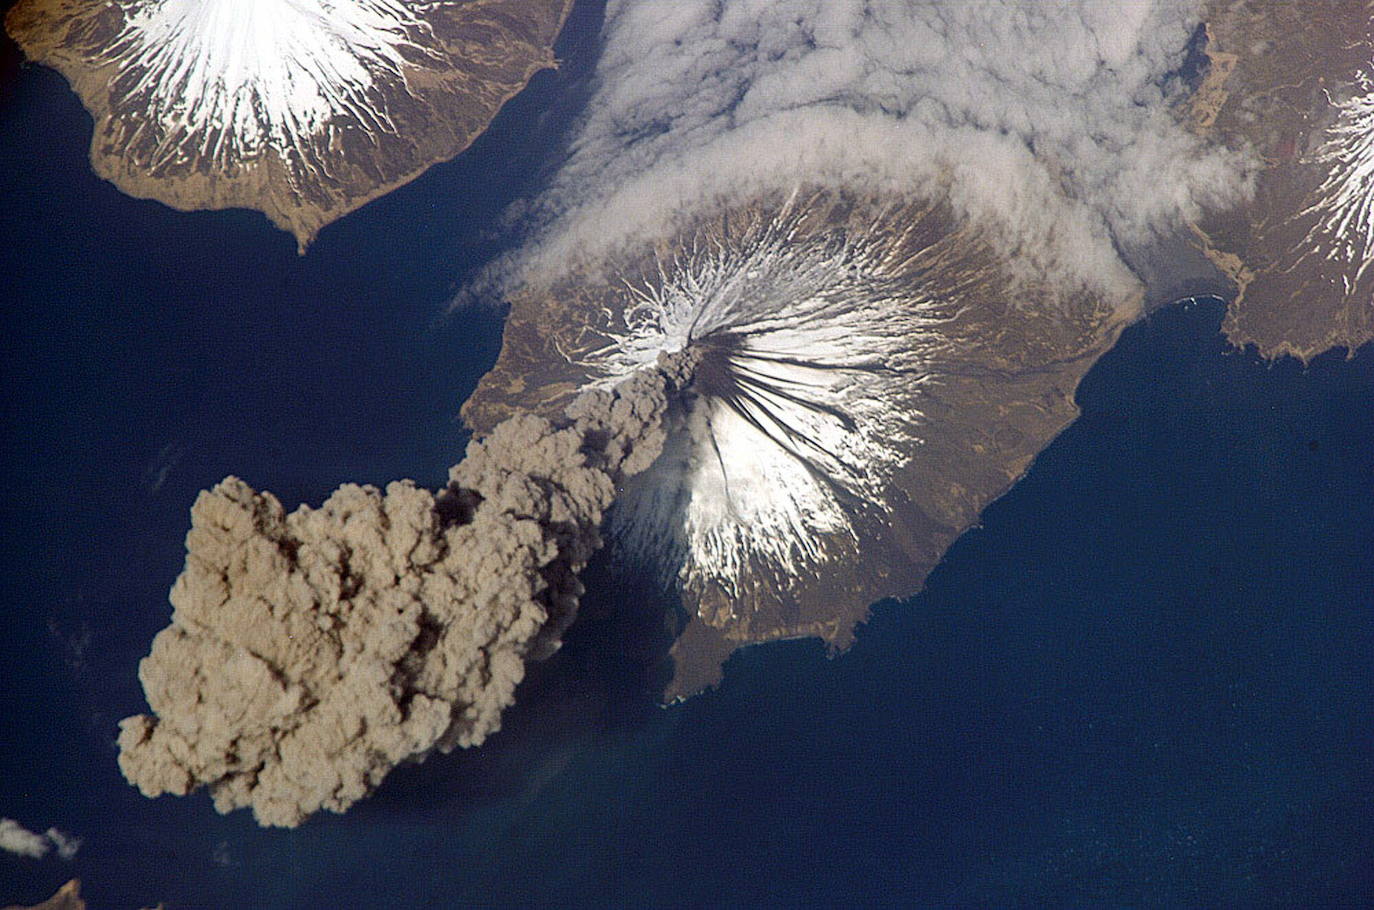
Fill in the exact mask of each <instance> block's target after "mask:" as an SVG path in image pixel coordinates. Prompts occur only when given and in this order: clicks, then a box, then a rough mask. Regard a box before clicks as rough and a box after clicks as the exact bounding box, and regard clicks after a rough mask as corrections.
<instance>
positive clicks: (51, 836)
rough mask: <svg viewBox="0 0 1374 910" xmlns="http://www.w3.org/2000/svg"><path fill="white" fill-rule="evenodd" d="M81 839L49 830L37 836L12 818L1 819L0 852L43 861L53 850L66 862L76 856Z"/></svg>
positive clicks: (54, 829)
mask: <svg viewBox="0 0 1374 910" xmlns="http://www.w3.org/2000/svg"><path fill="white" fill-rule="evenodd" d="M80 847H81V838H79V837H72V836H71V835H70V834H64V833H63V832H61V831H59V830H57V829H56V828H49V829H48V830H47V831H45V832H44V833H42V834H37V833H35V832H33V831H30V830H29V829H27V828H25V827H24V826H23V825H21V824H19V822H17V821H15V820H14V819H12V818H0V850H4V851H5V852H6V853H13V854H15V855H17V856H26V857H29V858H31V859H42V858H43V857H45V856H47V855H48V854H49V853H51V852H52V851H53V850H56V851H57V855H58V856H59V857H61V858H62V859H64V860H69V859H71V858H72V857H74V856H76V851H77V850H78V849H80Z"/></svg>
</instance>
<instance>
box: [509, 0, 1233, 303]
mask: <svg viewBox="0 0 1374 910" xmlns="http://www.w3.org/2000/svg"><path fill="white" fill-rule="evenodd" d="M1196 6H1197V4H1196V3H1194V2H1190V0H1126V2H1113V3H1106V2H1100V0H1061V2H1030V0H944V2H913V0H611V3H610V4H609V6H608V9H607V16H606V25H605V47H604V52H603V56H602V59H601V61H600V63H599V65H598V69H597V73H596V77H595V78H596V85H595V89H594V93H593V96H592V99H591V101H590V103H589V105H588V109H587V111H586V112H585V114H584V116H583V119H582V121H581V124H580V126H579V128H578V130H577V133H576V135H575V137H574V140H573V144H572V147H571V150H570V154H569V159H568V161H567V163H566V164H565V166H564V167H563V169H562V171H561V172H560V174H559V175H558V177H557V178H556V179H555V181H554V185H553V187H552V189H551V190H550V191H549V192H548V193H546V194H545V196H544V198H542V199H541V200H539V201H538V203H537V204H536V206H535V211H536V212H537V213H538V214H537V215H536V217H537V218H539V219H541V220H543V221H545V222H548V221H553V222H554V223H555V227H554V228H553V229H552V230H551V231H549V232H548V233H547V234H546V235H545V237H544V241H543V242H541V243H537V244H535V245H534V246H533V247H532V249H530V250H527V251H526V254H525V257H524V266H525V269H524V275H523V277H525V278H528V279H532V280H535V281H536V283H537V278H538V275H539V273H540V270H541V268H551V269H555V270H561V269H562V268H563V267H564V266H565V265H566V263H567V262H568V260H569V258H570V257H574V256H579V257H580V256H594V255H596V254H597V253H598V252H601V251H604V250H605V249H606V248H607V247H610V246H613V245H615V244H617V243H619V242H623V241H627V240H630V239H633V238H642V237H644V236H645V234H646V232H653V231H655V230H657V229H661V228H662V227H664V226H665V225H669V224H673V223H674V222H675V219H677V218H678V217H680V216H681V215H682V214H683V213H684V212H688V211H691V210H693V209H699V208H700V207H701V206H702V205H703V204H709V203H711V202H713V201H727V202H728V201H730V200H741V199H744V198H747V197H748V196H750V195H753V194H756V193H758V192H760V191H767V190H785V189H788V188H790V187H791V186H795V185H797V184H799V183H820V184H827V185H844V186H847V187H850V188H858V189H868V190H872V191H876V192H880V193H895V192H911V193H921V192H930V191H932V190H938V191H940V192H948V194H949V198H950V200H951V201H952V202H953V204H954V205H955V207H956V210H958V211H959V212H960V213H962V214H965V215H968V216H971V217H974V218H977V219H980V220H983V221H984V222H986V223H987V224H990V225H992V226H994V227H995V228H996V229H997V230H999V231H1001V232H1002V235H1003V238H1004V240H1005V242H1006V244H1007V253H1008V255H1010V256H1012V257H1014V258H1015V259H1016V260H1017V261H1018V262H1020V263H1021V265H1022V266H1023V267H1025V268H1029V269H1033V270H1034V272H1035V273H1036V275H1037V277H1043V276H1047V275H1048V276H1051V277H1056V278H1060V279H1063V280H1064V281H1065V282H1068V283H1071V284H1075V285H1086V286H1088V287H1093V288H1096V289H1100V290H1103V291H1107V292H1116V293H1121V292H1126V291H1128V290H1131V289H1134V288H1135V287H1136V286H1137V284H1136V281H1135V279H1134V277H1133V276H1132V275H1131V274H1130V272H1129V270H1128V269H1127V267H1126V265H1125V263H1124V262H1123V260H1122V258H1121V256H1120V250H1121V249H1123V248H1124V249H1127V250H1129V249H1131V248H1133V247H1136V246H1138V245H1145V244H1148V243H1150V241H1151V240H1152V238H1153V237H1154V236H1155V235H1156V233H1157V232H1162V231H1169V230H1171V229H1173V228H1176V227H1178V226H1179V225H1180V224H1181V223H1182V222H1183V221H1185V220H1188V219H1193V218H1196V217H1197V216H1198V215H1199V213H1200V212H1201V211H1202V210H1204V209H1208V208H1214V207H1219V206H1223V205H1227V204H1230V203H1232V202H1234V201H1236V200H1238V199H1240V198H1242V197H1243V196H1244V195H1246V194H1247V193H1248V192H1249V190H1250V186H1251V177H1250V174H1249V167H1248V162H1247V159H1246V158H1245V157H1244V156H1241V155H1237V154H1233V153H1229V152H1226V151H1225V150H1221V149H1215V148H1206V147H1204V146H1203V144H1202V143H1201V142H1200V140H1198V139H1197V138H1196V137H1194V136H1192V135H1191V134H1190V133H1189V132H1188V131H1187V130H1185V129H1184V128H1183V127H1182V126H1181V125H1180V124H1179V122H1178V120H1177V119H1176V117H1175V116H1174V115H1173V113H1172V112H1171V110H1170V104H1171V103H1172V102H1173V101H1174V100H1176V97H1177V93H1178V89H1179V86H1178V85H1177V84H1176V81H1175V80H1172V79H1170V78H1168V74H1169V73H1171V72H1172V71H1174V70H1175V69H1176V68H1177V67H1178V66H1179V65H1180V64H1181V63H1182V61H1183V58H1184V53H1185V49H1186V46H1187V43H1188V39H1189V37H1190V35H1191V33H1192V31H1193V29H1194V28H1195V27H1196V24H1197V22H1198V14H1197V10H1196Z"/></svg>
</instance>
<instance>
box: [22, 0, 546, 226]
mask: <svg viewBox="0 0 1374 910" xmlns="http://www.w3.org/2000/svg"><path fill="white" fill-rule="evenodd" d="M572 3H573V0H439V2H437V3H432V4H427V5H426V8H425V10H424V12H423V18H422V19H421V18H418V16H417V15H416V14H414V11H413V10H412V8H411V7H410V6H409V5H407V4H404V3H400V2H398V0H359V2H358V4H357V5H356V6H353V7H349V8H348V12H347V13H346V14H343V13H340V12H339V11H337V10H333V9H332V8H330V7H328V6H327V5H322V4H321V3H320V2H319V0H298V2H297V3H295V4H289V3H286V2H282V3H281V4H280V8H278V7H277V6H272V7H269V6H267V5H266V4H262V3H259V4H256V5H249V4H241V3H237V0H201V5H199V6H192V5H189V4H184V3H177V2H170V3H162V4H160V3H158V2H157V0H19V2H18V3H17V4H16V5H15V6H14V7H13V8H12V9H11V10H10V12H9V14H8V16H7V17H6V20H5V26H6V28H7V30H8V31H9V33H10V34H11V35H12V36H13V37H14V39H15V41H17V42H18V43H19V45H20V47H22V48H23V50H24V52H25V54H27V55H28V56H29V58H31V59H33V60H35V61H37V62H39V63H43V64H46V65H48V66H52V67H54V68H55V69H57V70H58V71H60V72H61V73H62V74H63V75H64V76H66V78H67V80H68V81H69V82H70V83H71V85H72V88H73V89H75V91H76V92H77V94H78V95H79V96H80V97H81V100H82V102H83V103H84V104H85V106H86V109H87V110H88V111H90V113H91V115H92V117H93V118H94V120H95V132H94V135H93V136H92V139H91V153H90V156H91V166H92V167H93V168H94V170H95V172H96V173H97V174H99V175H100V176H101V177H103V178H105V179H106V180H109V181H111V182H113V183H114V184H115V185H116V186H118V187H119V188H120V189H121V190H122V191H124V192H125V193H128V194H129V195H131V196H135V197H138V198H143V199H156V200H158V201H160V202H164V203H166V204H167V205H170V206H172V207H173V208H176V209H181V210H185V211H193V210H198V209H223V208H235V207H243V208H251V209H257V210H259V211H261V212H263V213H265V214H266V215H267V217H268V218H269V219H271V221H272V222H273V223H274V224H276V225H277V226H278V227H280V228H282V229H283V230H286V231H289V232H290V233H292V234H294V235H295V237H296V240H297V242H298V244H299V246H300V249H301V251H302V252H304V251H305V248H306V247H307V246H308V245H309V244H310V243H311V241H312V240H313V239H314V238H315V236H316V234H318V233H319V231H320V229H321V228H323V227H324V226H325V225H327V224H329V223H330V222H332V221H334V220H335V219H338V218H340V217H342V216H344V215H346V214H348V213H349V212H351V211H353V210H354V209H357V208H358V207H360V206H362V205H364V204H365V203H367V202H368V201H370V200H372V199H375V198H377V197H378V196H381V195H384V194H385V193H387V192H389V191H391V190H393V189H395V188H396V187H398V186H401V185H402V184H404V183H407V182H409V181H411V180H413V179H414V178H416V177H418V176H419V175H420V174H421V173H423V172H424V171H425V170H427V169H428V168H429V167H430V166H431V165H433V164H435V163H437V162H440V161H445V160H447V159H449V158H452V157H453V156H455V155H457V154H458V153H459V152H461V151H463V150H464V149H465V148H467V147H468V146H469V145H470V144H471V143H472V142H473V140H475V139H476V138H477V137H478V136H479V135H481V133H482V132H483V131H484V130H485V129H486V128H487V126H488V125H489V124H490V123H491V121H492V119H493V118H494V117H495V116H496V114H497V112H498V111H499V110H500V108H501V106H502V105H503V104H505V102H506V101H507V100H509V99H510V98H511V97H512V96H514V95H515V94H517V93H518V92H520V90H521V89H523V88H524V87H525V85H526V84H527V83H528V82H529V80H530V78H531V77H532V76H533V75H534V74H535V73H536V72H538V71H539V70H541V69H547V68H549V67H553V66H555V65H556V61H555V59H554V57H553V50H552V45H553V42H554V39H555V38H556V37H557V35H558V33H559V31H560V30H561V28H562V26H563V22H564V21H565V19H566V18H567V15H568V12H569V11H570V9H571V8H572ZM301 10H304V12H301ZM321 23H324V25H322V24H321ZM245 61H246V62H245ZM245 68H247V69H245ZM225 81H227V83H228V88H227V89H226V88H225ZM303 97H304V98H307V99H308V100H309V103H308V104H306V105H305V106H304V107H302V105H301V100H300V99H301V98H303Z"/></svg>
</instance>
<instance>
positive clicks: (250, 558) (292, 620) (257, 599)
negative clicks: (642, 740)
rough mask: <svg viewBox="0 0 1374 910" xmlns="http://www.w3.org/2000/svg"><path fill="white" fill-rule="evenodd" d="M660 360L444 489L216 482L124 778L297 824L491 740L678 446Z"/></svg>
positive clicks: (518, 431) (517, 424) (520, 430)
mask: <svg viewBox="0 0 1374 910" xmlns="http://www.w3.org/2000/svg"><path fill="white" fill-rule="evenodd" d="M665 369H668V370H669V371H670V372H671V370H672V369H675V367H673V366H672V365H671V363H670V361H668V360H667V359H666V358H665V359H664V361H663V362H662V364H661V365H660V366H658V367H652V368H650V369H646V370H643V371H641V372H639V373H637V374H635V375H634V376H633V377H631V378H630V379H628V380H626V381H625V382H623V383H621V384H620V385H619V386H617V387H616V388H615V389H614V390H602V389H596V390H589V391H586V392H583V393H582V394H580V395H578V396H577V397H576V398H575V399H574V400H573V402H572V403H571V404H570V405H569V407H568V408H567V410H566V414H565V417H564V418H563V419H562V420H561V421H558V422H554V421H550V420H547V419H544V418H540V417H534V416H530V415H521V416H516V417H513V418H511V419H509V420H507V421H505V422H504V423H502V424H500V425H499V426H497V427H496V428H495V429H494V430H493V431H492V432H491V433H490V434H488V435H487V436H486V437H485V438H483V439H481V440H478V441H474V442H473V443H472V444H471V445H469V447H468V451H467V455H466V457H465V458H464V459H463V461H462V462H460V463H459V464H457V465H455V466H454V467H453V468H452V470H451V472H450V478H451V480H450V484H449V486H448V487H447V488H446V489H444V490H443V491H441V492H440V493H439V494H438V495H437V496H436V495H434V494H432V493H430V492H429V491H427V490H422V489H418V488H416V487H415V486H414V485H413V484H412V483H410V482H408V481H403V482H397V483H392V484H390V485H389V486H388V487H387V489H386V490H385V492H383V491H380V490H377V489H376V488H373V487H362V486H357V485H352V484H350V485H345V486H343V487H341V488H340V489H339V490H338V491H337V492H335V493H334V494H333V495H332V496H331V497H330V498H329V499H328V500H327V501H326V502H325V503H324V504H323V506H322V507H321V508H319V509H312V508H309V507H306V506H302V507H301V508H298V509H297V510H295V511H294V512H291V513H289V514H288V513H286V512H285V510H284V509H283V508H282V505H281V503H280V502H278V501H277V499H276V498H275V497H273V496H272V495H271V494H270V493H265V492H264V493H260V492H257V491H255V490H253V489H252V488H251V487H249V486H248V485H247V484H246V483H244V482H243V481H241V480H238V479H236V478H232V477H231V478H228V479H226V480H225V481H223V482H222V483H220V484H219V485H217V486H216V487H215V488H214V489H212V490H209V491H206V492H203V493H202V494H201V495H200V497H199V498H198V499H197V501H196V503H195V506H194V507H193V508H192V510H191V516H192V529H191V531H190V533H189V534H188V535H187V538H186V547H187V556H186V567H185V570H184V572H183V573H182V575H181V577H180V578H178V579H177V582H176V584H175V585H174V587H173V588H172V593H171V601H172V604H173V607H174V608H175V609H174V613H173V616H172V623H171V625H170V626H168V627H167V628H166V629H164V630H163V631H162V632H160V633H159V634H158V635H157V637H156V639H155V640H154V641H153V646H152V652H151V653H150V654H149V656H148V657H147V658H145V659H144V660H143V662H142V664H141V666H140V668H139V678H140V680H141V681H142V683H143V687H144V691H145V693H146V695H147V698H148V703H149V705H150V706H151V708H152V712H153V713H152V714H141V715H137V716H134V717H129V718H126V719H125V720H124V721H123V722H121V724H120V727H121V732H120V736H119V746H120V750H121V751H120V756H119V765H120V768H121V770H122V771H123V772H124V775H125V777H126V778H128V780H129V782H130V783H132V784H135V785H136V786H138V787H139V789H140V790H142V792H143V793H144V794H145V795H147V796H150V797H152V796H158V795H160V794H163V793H172V794H177V795H183V794H186V793H189V792H190V791H192V790H194V789H196V788H197V787H200V786H206V787H208V788H209V789H210V792H211V794H212V795H213V797H214V802H215V807H216V808H217V809H218V810H219V811H221V812H228V811H230V810H233V809H236V808H240V807H251V808H252V810H253V813H254V815H255V817H256V818H257V820H258V822H259V823H260V824H262V825H265V826H266V825H276V826H286V827H290V826H295V825H298V824H300V823H301V822H302V821H304V820H305V819H306V818H307V817H308V816H309V815H311V814H312V813H314V812H317V811H319V810H321V809H328V810H331V811H335V812H342V811H344V810H345V809H347V808H348V807H349V806H350V805H351V804H353V803H354V802H356V801H357V800H359V799H361V798H362V797H364V796H365V795H367V794H368V793H369V792H370V791H371V790H372V789H373V788H375V787H376V786H377V785H378V784H379V783H380V782H381V781H382V779H383V778H384V777H385V776H386V775H387V773H388V772H390V770H391V769H392V768H393V767H395V766H396V765H397V764H400V763H401V762H404V761H408V760H419V759H423V758H424V757H425V756H426V755H428V754H430V753H431V752H433V751H434V750H439V751H445V752H446V751H449V750H451V749H453V748H455V747H458V746H464V747H466V746H473V745H477V744H480V743H481V742H482V741H483V740H484V739H486V737H488V736H489V735H491V734H492V733H494V732H495V731H496V730H497V729H499V727H500V718H501V712H502V710H503V709H504V708H505V707H507V706H508V705H509V704H511V703H512V701H513V700H514V691H515V688H516V685H517V684H518V683H519V682H520V680H521V678H522V677H523V675H524V666H525V661H527V660H531V659H538V658H541V657H546V656H548V655H549V654H551V653H552V652H553V651H554V650H556V649H557V647H558V644H559V637H560V635H561V633H562V631H563V630H564V629H565V628H566V626H567V624H568V623H569V622H571V621H572V619H573V617H574V616H575V614H576V610H577V601H578V597H579V596H580V594H581V591H582V588H581V585H580V583H579V582H578V581H577V573H578V572H579V571H580V570H581V569H582V567H583V566H584V565H585V564H586V562H587V560H588V558H590V556H591V555H592V553H593V552H594V551H595V550H596V549H597V547H598V546H599V545H600V537H599V534H598V527H599V525H600V524H601V519H602V514H603V512H604V511H605V510H606V508H607V507H608V506H609V505H610V504H611V500H612V499H613V498H614V496H615V492H616V488H617V485H618V484H620V483H621V482H622V481H623V480H624V479H625V478H626V477H628V476H630V475H633V474H635V473H638V472H639V471H642V470H644V469H645V468H646V467H648V465H649V464H650V463H651V462H652V461H653V460H654V458H656V457H657V455H658V453H659V451H660V449H661V448H662V444H663V437H664V434H663V430H662V423H663V416H664V412H665V409H666V407H667V399H668V392H669V390H670V388H671V387H672V385H673V383H674V382H675V381H676V380H675V379H674V377H673V376H672V375H670V372H665V371H664V370H665Z"/></svg>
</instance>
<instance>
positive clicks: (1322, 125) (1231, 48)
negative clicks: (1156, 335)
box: [1191, 0, 1374, 360]
mask: <svg viewBox="0 0 1374 910" xmlns="http://www.w3.org/2000/svg"><path fill="white" fill-rule="evenodd" d="M1205 17H1206V21H1207V36H1208V42H1207V47H1206V53H1207V55H1208V57H1209V58H1210V64H1209V69H1208V72H1207V74H1206V78H1205V80H1204V82H1203V84H1202V86H1201V88H1200V89H1199V90H1198V92H1197V93H1196V94H1195V96H1194V98H1193V102H1192V109H1191V115H1192V119H1193V123H1194V126H1195V128H1196V129H1197V130H1198V131H1199V132H1202V133H1204V134H1211V135H1213V136H1214V137H1215V138H1217V139H1219V140H1220V141H1223V142H1226V143H1228V144H1232V145H1236V144H1241V143H1246V142H1248V143H1251V144H1252V145H1253V147H1254V148H1255V149H1256V151H1257V152H1258V153H1259V155H1260V156H1261V158H1262V161H1263V165H1264V167H1263V170H1262V171H1261V172H1260V174H1259V180H1258V184H1257V191H1256V194H1255V197H1254V199H1253V201H1251V202H1250V203H1249V204H1247V205H1244V206H1241V207H1238V208H1237V209H1234V210H1232V211H1229V212H1226V213H1222V214H1219V215H1216V216H1214V217H1210V218H1208V219H1206V220H1205V221H1204V222H1203V223H1202V224H1200V225H1199V226H1198V228H1199V237H1200V240H1201V242H1202V245H1203V248H1204V250H1205V252H1206V253H1207V255H1208V256H1209V257H1210V258H1211V259H1212V261H1213V262H1214V263H1216V265H1217V266H1218V267H1220V268H1221V269H1222V270H1223V271H1224V272H1226V273H1227V274H1228V275H1229V276H1230V277H1231V279H1232V280H1233V281H1234V282H1235V283H1236V286H1237V288H1238V293H1237V295H1236V298H1235V300H1234V301H1233V302H1232V304H1231V306H1230V308H1229V310H1228V312H1227V317H1226V322H1225V325H1224V329H1225V331H1226V334H1227V335H1228V336H1229V337H1230V338H1231V340H1232V341H1234V342H1235V343H1237V344H1241V345H1245V344H1254V345H1255V346H1256V347H1257V348H1258V349H1259V351H1260V352H1261V354H1263V355H1264V356H1267V357H1274V356H1279V355H1282V354H1291V355H1293V356H1295V357H1298V358H1301V359H1303V360H1309V359H1311V358H1312V357H1314V356H1316V355H1317V354H1320V353H1321V352H1322V351H1324V350H1327V349H1328V348H1331V347H1345V348H1347V349H1350V350H1353V349H1354V348H1356V347H1358V346H1359V345H1361V344H1363V343H1364V342H1366V341H1369V340H1370V339H1371V338H1374V267H1371V255H1372V254H1374V250H1371V247H1370V242H1371V239H1372V238H1371V237H1370V236H1369V230H1370V221H1369V217H1370V205H1371V203H1374V171H1371V170H1369V168H1370V167H1372V166H1374V157H1371V156H1374V135H1372V134H1374V119H1369V117H1368V116H1367V115H1366V116H1365V117H1364V118H1361V117H1360V116H1359V115H1358V114H1357V113H1356V112H1355V111H1354V109H1353V108H1352V107H1351V104H1352V102H1358V99H1359V98H1360V97H1361V96H1369V95H1370V93H1371V91H1374V86H1371V84H1370V83H1369V82H1368V80H1369V79H1370V78H1372V77H1374V63H1372V62H1371V61H1374V30H1372V29H1371V19H1374V2H1368V0H1336V2H1322V3H1277V2H1274V3H1254V2H1245V0H1216V2H1213V3H1211V4H1210V8H1209V9H1208V10H1207V11H1206V14H1205ZM1361 162H1362V163H1363V167H1364V170H1363V171H1361V170H1360V168H1361ZM1342 194H1344V200H1345V201H1344V204H1342V201H1341V198H1342ZM1361 207H1363V223H1362V224H1361V219H1360V216H1359V211H1360V209H1361ZM1351 214H1354V215H1355V217H1354V219H1353V220H1346V219H1345V216H1349V215H1351Z"/></svg>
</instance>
